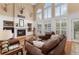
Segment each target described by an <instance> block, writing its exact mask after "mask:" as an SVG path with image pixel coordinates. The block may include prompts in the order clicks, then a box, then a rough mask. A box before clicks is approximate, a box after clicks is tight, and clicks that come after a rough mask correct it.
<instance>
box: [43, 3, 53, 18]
mask: <svg viewBox="0 0 79 59" xmlns="http://www.w3.org/2000/svg"><path fill="white" fill-rule="evenodd" d="M51 5H52V4H51V3H46V4H45V5H44V19H47V18H51V17H52V12H51V11H52V10H51Z"/></svg>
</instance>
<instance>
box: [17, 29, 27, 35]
mask: <svg viewBox="0 0 79 59" xmlns="http://www.w3.org/2000/svg"><path fill="white" fill-rule="evenodd" d="M24 35H26V30H25V29H19V30H17V36H24Z"/></svg>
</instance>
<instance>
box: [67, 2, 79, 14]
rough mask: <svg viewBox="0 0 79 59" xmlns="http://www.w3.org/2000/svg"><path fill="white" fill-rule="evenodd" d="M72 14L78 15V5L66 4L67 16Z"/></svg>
mask: <svg viewBox="0 0 79 59" xmlns="http://www.w3.org/2000/svg"><path fill="white" fill-rule="evenodd" d="M74 12H78V13H79V3H69V4H68V14H72V13H74Z"/></svg>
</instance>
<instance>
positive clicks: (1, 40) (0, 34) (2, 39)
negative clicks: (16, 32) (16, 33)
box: [0, 30, 12, 53]
mask: <svg viewBox="0 0 79 59" xmlns="http://www.w3.org/2000/svg"><path fill="white" fill-rule="evenodd" d="M10 38H12V33H11V30H3V31H0V44H1V45H2V46H1V47H0V53H2V49H3V48H5V47H7V46H8V40H9V39H10ZM4 50H5V49H4Z"/></svg>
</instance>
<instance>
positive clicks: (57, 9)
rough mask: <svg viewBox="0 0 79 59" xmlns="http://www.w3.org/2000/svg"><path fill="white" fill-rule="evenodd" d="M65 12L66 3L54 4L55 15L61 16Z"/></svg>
mask: <svg viewBox="0 0 79 59" xmlns="http://www.w3.org/2000/svg"><path fill="white" fill-rule="evenodd" d="M66 14H67V4H61V3H60V4H59V3H58V4H56V5H55V16H63V15H66Z"/></svg>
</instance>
